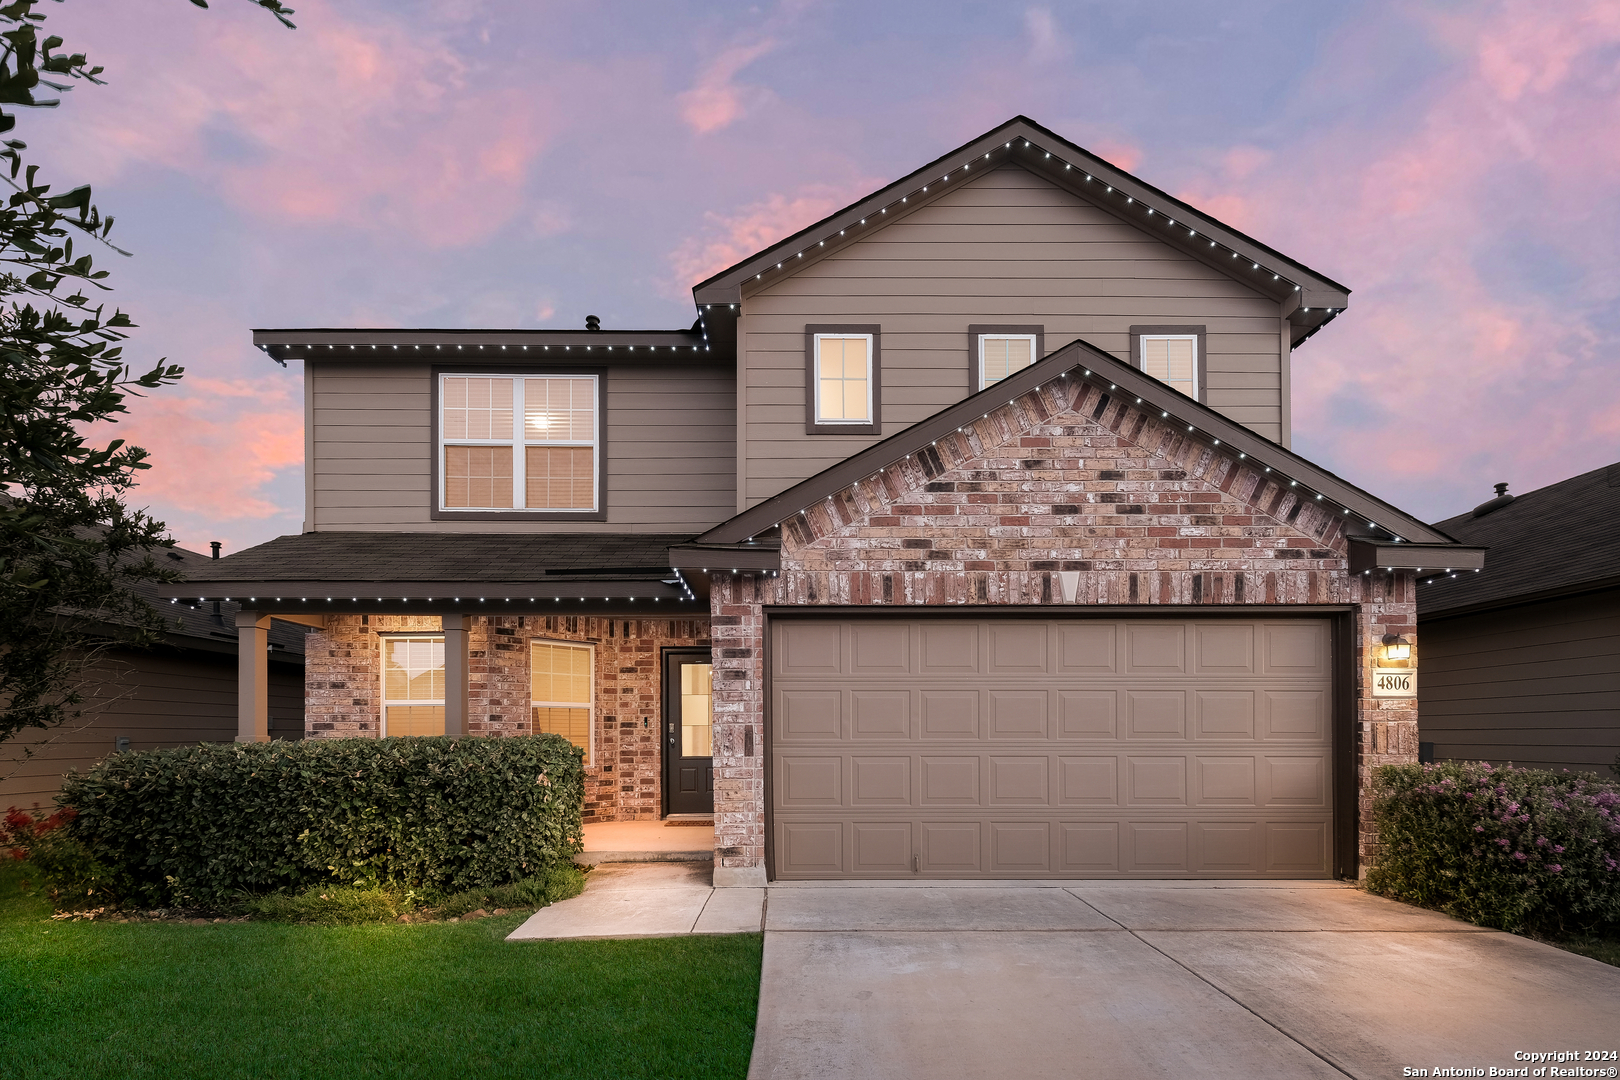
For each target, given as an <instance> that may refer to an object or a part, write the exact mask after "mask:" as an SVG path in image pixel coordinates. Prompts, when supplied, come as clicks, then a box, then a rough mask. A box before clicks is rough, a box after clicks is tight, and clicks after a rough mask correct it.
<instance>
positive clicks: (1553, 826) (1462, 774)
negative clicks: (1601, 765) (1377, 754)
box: [1366, 762, 1620, 933]
mask: <svg viewBox="0 0 1620 1080" xmlns="http://www.w3.org/2000/svg"><path fill="white" fill-rule="evenodd" d="M1373 816H1374V818H1375V820H1376V821H1377V825H1378V841H1379V847H1380V852H1379V856H1378V862H1377V865H1375V866H1374V867H1373V868H1372V869H1371V870H1370V871H1368V873H1367V882H1366V884H1367V888H1368V889H1369V890H1371V891H1373V892H1377V893H1381V894H1383V895H1384V896H1388V897H1392V898H1393V899H1396V900H1405V901H1409V902H1411V903H1414V904H1421V905H1423V906H1425V907H1432V908H1438V909H1439V910H1441V911H1445V912H1448V913H1450V914H1452V915H1455V916H1457V917H1458V918H1461V919H1467V920H1468V921H1469V922H1472V923H1477V924H1478V925H1480V926H1494V927H1497V928H1499V929H1502V930H1514V931H1526V930H1528V931H1537V932H1551V933H1568V932H1570V931H1576V930H1592V929H1596V928H1598V927H1603V926H1606V925H1607V926H1613V925H1620V784H1615V783H1613V782H1611V781H1606V780H1599V779H1598V778H1597V777H1596V776H1590V775H1585V774H1580V773H1567V772H1564V773H1555V772H1551V771H1548V770H1544V769H1519V768H1514V767H1513V766H1511V765H1509V766H1504V767H1493V766H1491V765H1488V764H1486V763H1485V762H1448V763H1444V764H1438V765H1385V766H1383V767H1381V768H1378V769H1375V770H1374V771H1373Z"/></svg>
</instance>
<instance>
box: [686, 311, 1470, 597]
mask: <svg viewBox="0 0 1620 1080" xmlns="http://www.w3.org/2000/svg"><path fill="white" fill-rule="evenodd" d="M1065 377H1067V378H1089V379H1091V380H1092V381H1094V382H1100V383H1102V384H1106V385H1107V386H1108V387H1109V391H1110V392H1111V393H1120V394H1126V395H1129V396H1131V397H1132V398H1136V399H1140V400H1141V401H1142V402H1143V403H1144V404H1146V405H1151V406H1152V407H1154V408H1157V409H1159V410H1160V411H1161V412H1163V413H1166V414H1167V415H1168V416H1169V417H1171V418H1173V419H1175V420H1177V421H1179V422H1181V423H1184V424H1186V425H1188V430H1189V431H1192V432H1194V433H1195V434H1199V435H1201V437H1205V438H1208V439H1209V440H1211V445H1219V446H1222V447H1225V448H1226V449H1227V450H1232V451H1236V452H1237V453H1238V454H1239V455H1242V456H1243V458H1244V459H1253V460H1254V461H1255V462H1257V463H1258V464H1259V465H1260V467H1261V468H1264V469H1267V471H1272V470H1275V471H1276V472H1277V473H1279V474H1281V475H1282V476H1283V477H1286V478H1287V479H1289V480H1291V481H1294V482H1296V483H1297V484H1298V485H1299V486H1300V487H1302V488H1304V489H1305V490H1306V491H1307V492H1308V493H1310V494H1312V495H1319V496H1320V497H1321V498H1322V499H1323V500H1324V501H1327V502H1328V503H1329V504H1330V505H1337V506H1339V507H1340V509H1341V510H1342V511H1343V512H1344V514H1345V515H1346V518H1347V519H1348V520H1349V521H1352V522H1353V523H1354V527H1352V528H1350V529H1347V530H1346V531H1347V532H1349V533H1352V534H1364V535H1354V536H1352V539H1353V540H1359V541H1360V542H1361V543H1362V546H1363V548H1364V551H1365V554H1366V565H1367V566H1369V567H1370V566H1375V565H1393V566H1397V567H1410V566H1413V565H1421V563H1414V562H1410V561H1402V560H1400V559H1398V558H1396V556H1398V555H1403V554H1405V551H1404V550H1403V546H1404V548H1415V549H1418V550H1423V549H1425V548H1428V547H1442V548H1446V549H1448V550H1455V549H1456V546H1457V545H1456V541H1455V540H1454V539H1453V538H1452V537H1451V536H1449V535H1447V534H1446V533H1445V532H1444V531H1442V530H1440V529H1437V528H1435V527H1434V526H1431V525H1428V524H1426V523H1424V522H1422V521H1420V520H1418V519H1417V518H1415V517H1412V516H1411V515H1410V514H1407V513H1405V512H1404V511H1402V510H1399V509H1397V508H1396V507H1394V506H1391V505H1390V504H1389V503H1387V502H1384V501H1383V500H1382V499H1380V498H1378V497H1377V496H1375V495H1372V494H1369V493H1368V492H1366V491H1363V490H1362V489H1361V488H1358V487H1356V486H1355V485H1354V484H1352V483H1350V482H1349V481H1347V480H1344V479H1342V478H1340V477H1338V476H1335V475H1334V474H1332V473H1330V472H1328V471H1327V470H1326V469H1323V468H1321V467H1319V466H1317V465H1314V464H1312V463H1311V462H1309V461H1307V460H1306V459H1304V458H1302V457H1300V456H1299V455H1298V454H1296V453H1294V452H1293V451H1291V450H1288V449H1286V448H1285V447H1282V446H1279V445H1278V444H1277V443H1274V442H1272V441H1271V440H1270V439H1267V438H1265V437H1263V436H1261V435H1256V434H1255V433H1254V432H1253V431H1250V430H1249V429H1248V428H1246V427H1244V426H1242V425H1241V424H1238V423H1237V422H1236V421H1233V420H1229V419H1227V418H1226V417H1225V416H1223V415H1222V414H1220V413H1218V412H1216V411H1215V410H1214V409H1211V408H1209V407H1208V406H1206V405H1201V404H1199V403H1198V402H1197V401H1194V400H1193V399H1192V398H1190V397H1187V396H1186V395H1185V394H1182V393H1181V392H1179V391H1177V390H1175V389H1173V388H1171V387H1170V386H1168V385H1166V384H1165V383H1162V382H1160V381H1159V380H1158V379H1155V378H1153V377H1152V376H1151V375H1148V374H1147V373H1145V372H1143V371H1142V370H1141V369H1139V368H1137V367H1134V366H1132V365H1130V364H1127V363H1125V362H1124V361H1122V360H1119V359H1116V358H1115V357H1114V356H1113V355H1111V354H1109V353H1106V352H1104V351H1103V350H1101V349H1099V348H1097V347H1096V346H1095V345H1091V344H1089V343H1088V342H1085V341H1074V342H1071V343H1069V344H1068V345H1065V346H1063V347H1062V348H1060V349H1058V350H1057V351H1056V352H1053V353H1051V354H1050V355H1048V356H1046V357H1045V358H1043V359H1042V360H1040V361H1038V362H1037V363H1035V364H1033V365H1031V366H1030V367H1027V368H1024V369H1023V370H1022V371H1019V372H1015V373H1014V374H1013V375H1011V376H1009V377H1008V378H1006V379H1003V380H1002V381H1001V382H998V383H995V384H994V385H992V386H989V387H986V388H985V389H983V390H981V391H979V392H978V393H977V394H974V395H972V396H971V397H968V398H966V399H964V400H963V401H961V402H958V403H957V404H955V405H952V406H951V407H949V408H947V409H943V410H941V411H940V412H937V413H935V414H934V415H933V416H931V417H929V418H928V419H926V420H923V421H921V422H920V423H917V424H914V425H912V426H911V427H908V428H906V429H905V430H904V431H901V432H899V433H898V434H896V435H892V436H890V437H889V438H887V439H884V440H883V441H882V442H879V443H876V444H874V445H872V446H870V447H868V448H867V449H865V450H863V451H861V452H860V453H858V454H855V455H853V456H851V457H848V458H845V459H844V460H843V461H841V462H839V463H838V464H837V465H834V466H833V467H832V468H829V469H826V470H824V471H822V472H820V473H817V474H816V475H815V476H812V477H810V478H809V479H807V480H804V481H802V482H800V483H798V484H795V485H794V486H793V487H790V488H788V489H787V490H786V491H783V492H782V493H780V494H778V495H776V496H773V497H772V498H770V499H767V500H765V501H764V502H761V503H759V504H758V505H757V506H754V507H752V508H751V509H748V510H745V511H743V512H742V513H741V514H738V515H737V516H736V517H733V518H731V519H730V520H729V521H725V522H722V523H721V524H719V525H717V526H715V527H714V528H713V529H710V530H709V531H708V532H706V533H704V534H703V535H702V536H700V537H698V538H697V541H696V543H698V544H738V543H744V542H746V541H747V540H748V539H750V538H755V537H759V536H761V535H762V534H764V533H766V532H767V531H768V530H770V529H772V528H774V527H775V526H776V525H778V524H779V523H780V522H782V521H785V520H786V519H788V518H789V517H792V516H793V515H794V514H797V513H799V512H800V511H801V510H806V509H808V508H809V507H811V506H813V505H815V504H816V503H818V502H820V501H821V500H823V499H827V498H830V497H831V496H833V495H834V494H836V493H837V492H839V491H842V490H844V489H845V488H847V487H849V486H850V485H851V484H854V483H856V482H857V481H860V480H864V479H866V478H867V477H869V476H872V475H874V474H876V473H878V472H880V471H882V470H883V469H885V468H888V467H889V466H890V465H893V464H895V463H896V462H898V461H901V460H903V459H905V458H906V457H907V456H909V455H911V454H915V453H918V452H919V451H922V450H924V449H925V448H927V447H928V446H929V445H930V444H932V443H934V442H935V441H937V440H938V439H940V438H942V437H943V436H945V435H947V434H949V433H951V432H953V431H956V430H957V429H959V428H962V427H964V426H966V425H967V424H969V423H971V422H972V421H974V420H977V419H979V418H980V417H981V415H983V414H986V413H988V412H990V411H991V410H992V409H994V408H998V407H1000V406H1002V405H1005V404H1007V403H1009V402H1011V401H1013V400H1014V399H1016V398H1018V397H1020V396H1022V395H1024V394H1026V393H1029V392H1030V391H1031V390H1034V389H1035V388H1036V387H1038V386H1040V385H1041V384H1043V383H1046V382H1049V381H1051V380H1054V379H1059V378H1065ZM1380 553H1390V557H1389V558H1383V557H1378V556H1379V555H1380ZM1452 557H1453V558H1455V559H1457V560H1458V561H1459V562H1461V561H1463V559H1464V556H1463V555H1462V554H1460V553H1458V554H1455V555H1453V556H1452ZM1469 557H1470V558H1472V557H1473V556H1469ZM683 565H689V564H683ZM1431 565H1432V564H1431ZM1362 568H1363V567H1362V566H1360V565H1357V566H1356V567H1355V569H1362Z"/></svg>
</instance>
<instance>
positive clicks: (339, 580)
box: [172, 532, 690, 601]
mask: <svg viewBox="0 0 1620 1080" xmlns="http://www.w3.org/2000/svg"><path fill="white" fill-rule="evenodd" d="M689 536H690V534H689V533H677V534H671V533H564V534H556V533H552V534H533V533H430V532H416V533H400V532H310V533H302V534H299V535H295V536H281V537H277V538H276V539H274V540H271V541H269V542H268V543H264V544H260V545H258V546H257V547H251V548H248V549H247V550H245V551H240V552H238V553H236V554H235V555H230V556H227V557H226V558H223V559H221V560H219V561H218V562H216V563H213V569H212V571H211V572H210V573H209V574H208V575H207V576H206V577H203V576H201V575H197V576H196V579H195V580H193V581H191V582H189V583H187V584H185V585H182V586H179V587H178V588H177V589H176V590H175V591H174V592H173V594H172V595H177V596H178V595H186V596H189V597H190V598H192V599H196V598H205V599H209V600H212V599H214V598H215V597H223V596H230V597H232V598H233V599H241V598H242V597H244V596H246V597H248V598H250V600H254V599H257V598H259V597H261V596H262V597H265V598H266V599H269V598H271V597H278V596H280V597H288V598H290V597H294V596H302V595H307V596H309V597H311V598H312V599H313V598H315V597H316V595H317V594H319V597H320V599H321V600H323V601H324V600H326V599H327V597H328V595H331V596H334V597H340V598H342V599H349V598H350V597H355V596H368V597H371V598H373V599H375V598H379V597H380V598H383V599H385V600H396V599H397V600H404V599H424V598H429V597H440V598H444V597H447V596H452V595H457V594H459V593H462V592H466V593H469V594H474V595H476V594H480V593H482V594H488V595H491V596H513V595H517V594H518V593H522V595H523V596H525V597H528V596H546V597H550V596H553V595H557V596H563V595H577V594H578V592H579V590H580V587H581V586H582V585H583V584H586V583H589V584H590V586H591V587H590V589H589V590H587V591H588V592H590V593H591V594H593V595H597V596H610V595H611V596H620V595H622V596H632V595H639V596H642V597H647V598H649V599H650V598H652V597H655V596H666V597H668V598H670V599H677V598H679V597H680V596H681V594H682V593H683V591H684V586H682V585H680V584H678V583H677V584H668V583H666V582H665V581H664V580H663V579H664V578H666V577H669V576H670V574H671V572H670V568H669V565H670V564H669V548H670V545H672V544H676V543H680V542H681V541H684V540H686V539H688V538H689ZM188 590H189V591H188Z"/></svg>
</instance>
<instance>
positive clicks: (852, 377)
mask: <svg viewBox="0 0 1620 1080" xmlns="http://www.w3.org/2000/svg"><path fill="white" fill-rule="evenodd" d="M815 389H816V423H818V424H870V423H871V422H872V335H871V334H817V335H816V388H815Z"/></svg>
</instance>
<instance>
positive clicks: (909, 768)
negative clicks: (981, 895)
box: [768, 616, 1333, 878]
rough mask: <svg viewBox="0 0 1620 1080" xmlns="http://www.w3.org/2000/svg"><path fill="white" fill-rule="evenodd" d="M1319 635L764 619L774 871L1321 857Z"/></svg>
mask: <svg viewBox="0 0 1620 1080" xmlns="http://www.w3.org/2000/svg"><path fill="white" fill-rule="evenodd" d="M801 622H802V623H803V624H805V625H808V624H812V623H820V624H823V626H822V632H819V633H815V634H798V635H795V634H792V633H790V632H789V630H790V629H793V628H796V627H798V626H799V625H800V623H801ZM827 627H832V628H834V629H833V630H832V631H830V632H828V631H827V629H826V628H827ZM1330 642H1331V635H1330V634H1329V633H1328V627H1327V623H1326V622H1324V621H1321V620H1316V621H1310V622H1306V621H1300V622H1297V623H1296V622H1290V621H1288V620H1283V619H1242V620H1236V619H1234V620H1232V621H1229V622H1228V621H1224V620H1221V619H1218V618H1210V617H1207V616H1206V617H1204V618H1201V619H1196V620H1194V619H1184V618H1183V619H1172V618H1166V619H1158V620H1150V619H1132V620H1126V619H1095V620H1093V619H1080V618H1067V619H1029V620H1018V619H1010V618H995V619H983V620H974V619H970V618H941V619H938V620H929V619H917V618H904V617H899V618H894V619H893V620H892V621H885V619H883V618H882V617H868V618H844V619H826V620H818V619H815V618H813V617H807V618H803V619H802V620H801V618H800V617H799V616H783V617H780V618H778V619H775V620H773V629H772V637H771V653H770V655H769V657H768V659H769V665H770V668H769V673H770V678H771V688H772V692H771V698H770V700H771V716H770V718H769V720H770V725H771V726H770V743H769V745H770V754H771V774H770V775H771V778H772V784H771V793H772V794H771V799H772V804H771V805H772V809H771V813H772V824H771V830H772V831H771V838H772V853H771V860H772V868H773V872H774V873H775V874H776V875H777V876H779V877H784V878H836V877H844V876H857V877H865V878H910V877H913V876H917V875H919V874H920V875H921V876H924V877H927V876H930V875H931V876H935V877H986V876H989V877H1055V878H1061V877H1069V878H1086V877H1119V878H1162V877H1276V878H1291V877H1325V876H1328V875H1329V874H1330V873H1331V854H1332V852H1331V837H1332V835H1333V833H1332V827H1331V822H1332V814H1331V808H1332V798H1333V791H1332V774H1333V768H1332V764H1333V759H1332V746H1331V734H1332V732H1331V715H1332V714H1331V709H1332V701H1333V695H1332V680H1331V677H1330V673H1331V670H1332V665H1331V662H1330V657H1329V655H1328V654H1329V645H1330ZM790 660H791V663H790V662H789V661H790ZM790 669H791V670H790ZM914 860H915V861H914Z"/></svg>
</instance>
